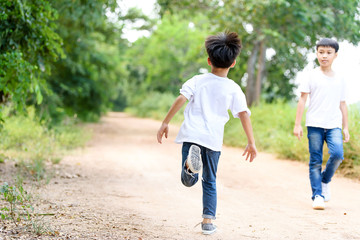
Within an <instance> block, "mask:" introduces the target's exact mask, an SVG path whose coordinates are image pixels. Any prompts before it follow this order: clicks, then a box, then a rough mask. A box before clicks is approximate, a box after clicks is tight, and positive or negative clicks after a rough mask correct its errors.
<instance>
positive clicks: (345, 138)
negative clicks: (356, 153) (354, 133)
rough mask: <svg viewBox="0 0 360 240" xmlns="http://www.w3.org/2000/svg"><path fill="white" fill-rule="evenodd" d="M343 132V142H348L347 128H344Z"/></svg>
mask: <svg viewBox="0 0 360 240" xmlns="http://www.w3.org/2000/svg"><path fill="white" fill-rule="evenodd" d="M343 133H344V142H348V141H349V140H350V133H349V130H348V129H347V128H344V130H343Z"/></svg>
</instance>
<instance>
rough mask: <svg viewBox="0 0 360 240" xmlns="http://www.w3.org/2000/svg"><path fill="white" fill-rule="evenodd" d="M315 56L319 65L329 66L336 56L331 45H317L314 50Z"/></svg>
mask: <svg viewBox="0 0 360 240" xmlns="http://www.w3.org/2000/svg"><path fill="white" fill-rule="evenodd" d="M316 57H317V59H318V61H319V64H320V66H321V67H325V68H327V67H331V65H332V63H333V61H334V59H335V58H336V57H337V53H336V52H335V49H334V48H332V47H323V46H319V47H318V49H317V52H316Z"/></svg>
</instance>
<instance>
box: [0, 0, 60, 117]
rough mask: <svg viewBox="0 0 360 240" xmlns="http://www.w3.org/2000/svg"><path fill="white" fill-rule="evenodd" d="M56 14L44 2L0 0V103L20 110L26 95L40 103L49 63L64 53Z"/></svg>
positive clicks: (34, 0)
mask: <svg viewBox="0 0 360 240" xmlns="http://www.w3.org/2000/svg"><path fill="white" fill-rule="evenodd" d="M57 16H58V15H57V12H56V11H55V10H54V9H53V8H52V6H51V5H50V3H49V2H48V1H43V0H31V1H20V0H19V1H7V0H0V103H2V104H3V103H5V102H9V101H11V102H12V103H13V104H14V105H15V107H17V109H18V110H23V109H24V107H25V105H26V101H27V100H28V98H29V97H30V96H35V99H36V100H35V102H36V103H37V104H40V103H41V102H42V98H43V96H42V93H41V90H40V89H41V88H46V82H45V80H44V77H45V76H46V75H49V74H50V63H51V62H54V61H56V60H57V59H58V58H59V57H63V56H64V54H63V50H62V48H61V44H62V41H61V38H60V37H59V35H58V34H57V33H56V32H55V30H56V24H55V21H56V19H57ZM0 114H1V112H0ZM0 119H1V115H0Z"/></svg>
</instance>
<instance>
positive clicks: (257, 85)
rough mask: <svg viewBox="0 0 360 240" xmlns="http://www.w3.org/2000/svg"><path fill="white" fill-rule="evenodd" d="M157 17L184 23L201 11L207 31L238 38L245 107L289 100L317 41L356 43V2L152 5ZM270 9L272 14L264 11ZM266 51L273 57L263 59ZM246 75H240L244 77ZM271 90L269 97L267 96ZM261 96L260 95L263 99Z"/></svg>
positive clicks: (168, 0) (228, 0)
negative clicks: (182, 17) (156, 8)
mask: <svg viewBox="0 0 360 240" xmlns="http://www.w3.org/2000/svg"><path fill="white" fill-rule="evenodd" d="M157 2H158V4H159V6H160V8H161V9H160V14H163V13H166V12H167V11H168V12H172V13H176V14H179V13H183V12H185V13H188V14H187V15H186V18H187V19H189V20H190V21H191V20H192V19H193V16H194V15H196V14H197V12H198V11H201V12H202V13H203V14H205V15H206V16H207V17H208V21H209V23H210V24H211V26H212V27H211V28H210V29H213V30H212V32H213V31H214V29H216V30H217V31H224V30H225V29H228V30H231V31H236V32H238V33H239V34H240V36H241V38H242V40H243V43H244V48H243V52H242V54H241V60H240V62H239V63H240V68H239V69H238V72H237V73H238V74H237V75H233V76H231V75H230V77H237V78H235V80H237V81H239V82H240V80H242V81H244V82H246V84H243V83H242V82H241V86H242V87H243V86H245V85H246V91H247V100H248V103H249V105H251V104H252V103H256V102H258V101H259V100H260V93H262V97H263V98H264V99H265V100H266V101H269V102H272V101H276V99H278V98H282V99H285V100H291V99H292V98H293V97H294V95H293V94H292V93H293V90H294V87H295V86H294V84H293V82H292V81H291V79H294V77H295V75H296V73H297V72H298V71H300V70H302V69H303V67H304V65H305V64H306V61H307V59H306V56H307V54H308V53H309V52H311V51H313V49H314V46H315V42H316V41H317V40H318V39H319V38H321V37H334V38H336V39H337V40H339V41H341V40H348V41H349V42H351V43H353V44H357V43H358V42H359V41H360V32H359V30H358V26H359V23H360V18H359V15H360V12H359V11H360V7H359V1H357V0H349V1H337V0H332V1H306V0H296V1H288V0H246V1H245V0H241V1H239V0H223V1H219V0H212V1H211V0H210V1H201V0H198V1H175V0H158V1H157ZM269 9H276V11H269ZM268 50H272V52H273V53H274V55H273V56H271V57H270V55H268V56H267V53H269V52H268ZM245 72H246V74H245ZM273 89H275V90H274V91H272V90H273ZM263 93H265V94H263Z"/></svg>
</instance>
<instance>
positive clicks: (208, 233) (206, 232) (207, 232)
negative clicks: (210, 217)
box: [202, 228, 217, 235]
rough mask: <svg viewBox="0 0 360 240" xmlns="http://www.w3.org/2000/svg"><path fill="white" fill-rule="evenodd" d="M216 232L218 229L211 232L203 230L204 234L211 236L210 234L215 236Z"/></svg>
mask: <svg viewBox="0 0 360 240" xmlns="http://www.w3.org/2000/svg"><path fill="white" fill-rule="evenodd" d="M216 230H217V229H216V228H215V229H214V230H211V231H206V230H202V233H203V234H204V235H210V234H213V233H214V232H216Z"/></svg>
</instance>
